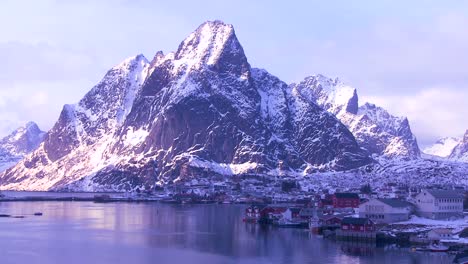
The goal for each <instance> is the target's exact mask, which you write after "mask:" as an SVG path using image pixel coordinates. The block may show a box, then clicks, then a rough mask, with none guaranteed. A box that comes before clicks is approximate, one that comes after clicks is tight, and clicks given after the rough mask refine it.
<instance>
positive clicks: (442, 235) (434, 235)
mask: <svg viewBox="0 0 468 264" xmlns="http://www.w3.org/2000/svg"><path fill="white" fill-rule="evenodd" d="M427 238H429V239H430V240H437V241H439V240H442V239H445V240H448V239H453V235H452V230H450V229H447V228H437V229H433V230H431V231H429V232H428V233H427Z"/></svg>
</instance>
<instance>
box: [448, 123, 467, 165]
mask: <svg viewBox="0 0 468 264" xmlns="http://www.w3.org/2000/svg"><path fill="white" fill-rule="evenodd" d="M449 159H452V160H456V161H461V162H468V129H467V130H466V131H465V135H464V136H463V139H461V140H460V142H459V143H458V144H457V145H456V146H455V147H454V148H453V150H452V153H450V156H449Z"/></svg>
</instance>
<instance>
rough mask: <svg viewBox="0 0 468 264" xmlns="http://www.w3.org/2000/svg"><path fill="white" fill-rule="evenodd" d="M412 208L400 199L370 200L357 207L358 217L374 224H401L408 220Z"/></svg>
mask: <svg viewBox="0 0 468 264" xmlns="http://www.w3.org/2000/svg"><path fill="white" fill-rule="evenodd" d="M413 208H414V207H413V204H411V203H409V202H407V201H404V200H400V199H371V200H369V201H367V202H365V203H362V204H361V205H359V217H367V218H369V219H371V220H372V221H374V222H375V223H387V224H388V223H394V222H401V221H406V220H408V219H409V217H410V215H411V212H412V211H413Z"/></svg>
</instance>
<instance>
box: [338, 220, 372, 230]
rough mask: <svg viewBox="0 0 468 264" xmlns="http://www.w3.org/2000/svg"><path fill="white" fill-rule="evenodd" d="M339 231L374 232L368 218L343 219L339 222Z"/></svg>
mask: <svg viewBox="0 0 468 264" xmlns="http://www.w3.org/2000/svg"><path fill="white" fill-rule="evenodd" d="M341 231H343V232H347V231H353V232H363V233H364V232H374V231H375V225H374V222H372V221H371V220H370V219H369V218H357V217H345V218H343V220H341Z"/></svg>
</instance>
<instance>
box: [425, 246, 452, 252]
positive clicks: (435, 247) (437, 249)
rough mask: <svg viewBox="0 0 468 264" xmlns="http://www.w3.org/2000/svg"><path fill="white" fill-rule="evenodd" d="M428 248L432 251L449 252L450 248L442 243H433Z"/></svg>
mask: <svg viewBox="0 0 468 264" xmlns="http://www.w3.org/2000/svg"><path fill="white" fill-rule="evenodd" d="M428 248H429V250H430V251H431V252H447V251H448V250H449V247H447V246H445V245H442V244H432V245H430V246H429V247H428Z"/></svg>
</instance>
